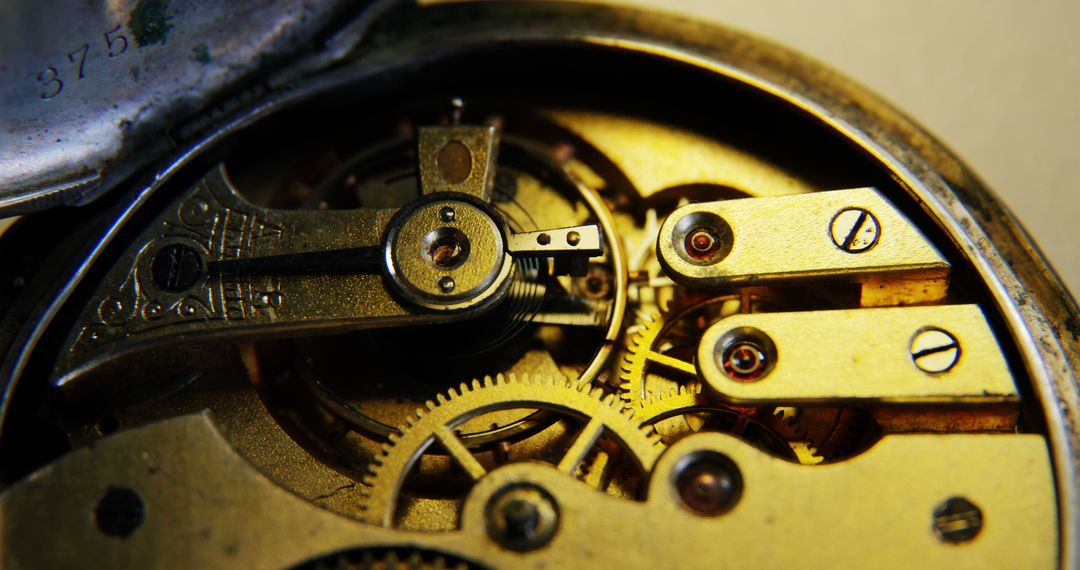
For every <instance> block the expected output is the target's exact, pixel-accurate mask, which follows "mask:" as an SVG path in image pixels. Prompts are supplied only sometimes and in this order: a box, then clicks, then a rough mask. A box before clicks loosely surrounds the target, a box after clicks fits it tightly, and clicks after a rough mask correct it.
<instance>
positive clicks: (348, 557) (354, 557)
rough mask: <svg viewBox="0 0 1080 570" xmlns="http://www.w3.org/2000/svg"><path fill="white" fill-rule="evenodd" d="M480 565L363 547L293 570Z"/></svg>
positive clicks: (432, 569) (424, 552)
mask: <svg viewBox="0 0 1080 570" xmlns="http://www.w3.org/2000/svg"><path fill="white" fill-rule="evenodd" d="M479 568H483V566H481V565H479V564H476V563H474V562H471V561H467V560H464V559H462V558H460V557H458V556H454V555H452V554H444V553H442V552H436V551H432V550H429V549H419V548H413V547H407V546H406V547H379V546H365V547H361V548H354V549H349V550H344V551H340V552H334V553H332V554H327V555H325V556H320V557H318V558H315V559H313V560H309V561H307V562H304V563H302V564H300V565H298V566H294V567H293V569H294V570H474V569H479Z"/></svg>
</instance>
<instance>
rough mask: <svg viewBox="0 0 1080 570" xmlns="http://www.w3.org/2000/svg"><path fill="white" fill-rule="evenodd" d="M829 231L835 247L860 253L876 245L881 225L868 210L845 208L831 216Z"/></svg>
mask: <svg viewBox="0 0 1080 570" xmlns="http://www.w3.org/2000/svg"><path fill="white" fill-rule="evenodd" d="M829 233H830V234H831V235H832V240H833V243H834V244H836V247H838V248H840V249H841V250H843V251H846V252H848V253H862V252H864V251H868V250H869V249H870V248H872V247H874V246H875V245H877V242H878V238H880V237H881V225H880V224H879V223H878V220H877V218H876V217H874V214H872V213H870V211H869V210H866V209H863V208H847V209H845V210H841V211H840V213H838V214H836V216H834V217H833V219H832V224H831V226H830V228H829Z"/></svg>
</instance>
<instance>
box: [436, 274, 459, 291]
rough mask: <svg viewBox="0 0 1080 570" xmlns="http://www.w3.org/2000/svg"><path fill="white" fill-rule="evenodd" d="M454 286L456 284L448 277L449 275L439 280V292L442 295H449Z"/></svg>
mask: <svg viewBox="0 0 1080 570" xmlns="http://www.w3.org/2000/svg"><path fill="white" fill-rule="evenodd" d="M456 286H457V283H455V282H454V278H453V277H450V276H449V275H446V276H444V277H440V278H439V290H440V291H442V292H443V293H449V292H451V291H453V290H454V287H456Z"/></svg>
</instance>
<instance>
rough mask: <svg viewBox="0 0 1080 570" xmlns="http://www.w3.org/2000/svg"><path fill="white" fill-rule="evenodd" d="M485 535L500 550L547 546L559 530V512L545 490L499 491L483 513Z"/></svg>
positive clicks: (521, 487) (519, 487) (525, 487)
mask: <svg viewBox="0 0 1080 570" xmlns="http://www.w3.org/2000/svg"><path fill="white" fill-rule="evenodd" d="M485 514H486V518H487V531H488V536H490V537H491V538H492V540H494V541H495V542H497V543H498V544H500V545H502V546H503V547H504V548H508V549H510V550H515V551H518V552H526V551H529V550H535V549H537V548H540V547H541V546H543V545H545V544H547V543H548V542H550V541H551V539H552V538H553V537H554V536H555V533H556V531H557V530H558V528H559V509H558V506H557V505H556V504H555V500H554V499H552V498H551V495H549V494H548V493H547V492H546V491H544V490H543V489H541V488H540V487H536V486H534V485H529V484H525V485H514V486H511V487H508V488H505V489H502V490H500V491H499V492H498V493H496V494H495V495H494V496H493V497H492V498H491V500H490V501H488V505H487V510H486V513H485Z"/></svg>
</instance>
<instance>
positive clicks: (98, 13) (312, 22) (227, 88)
mask: <svg viewBox="0 0 1080 570" xmlns="http://www.w3.org/2000/svg"><path fill="white" fill-rule="evenodd" d="M390 3H391V2H388V1H385V0H384V1H380V0H365V1H364V2H361V3H352V2H343V1H340V0H330V1H326V2H307V1H302V0H288V1H284V2H280V1H269V0H258V1H254V2H213V1H205V0H112V1H105V0H93V1H90V2H64V1H62V0H42V1H39V2H5V3H4V4H3V5H2V6H0V62H2V65H0V215H13V214H17V213H22V212H29V211H33V210H38V209H41V208H46V207H50V206H54V205H58V204H67V203H77V202H83V201H86V200H90V199H93V198H94V197H95V196H96V194H97V193H98V192H100V191H103V190H105V189H107V188H108V187H109V186H110V185H111V184H113V183H115V182H117V181H119V180H121V179H123V178H124V177H126V176H128V175H130V174H131V173H132V172H133V171H134V170H135V169H137V168H138V167H140V166H143V165H145V164H146V163H147V162H149V161H152V160H154V159H156V158H158V157H160V156H162V155H163V154H164V153H166V152H168V151H169V150H171V149H172V148H173V145H174V143H181V144H182V143H184V142H187V141H185V140H183V139H186V138H189V137H190V136H191V135H192V134H194V133H188V132H180V131H183V130H184V129H180V130H177V129H175V127H177V125H178V123H180V122H182V121H186V120H191V119H194V114H195V113H196V112H198V111H200V110H202V109H205V108H207V106H208V105H210V104H212V103H216V102H220V98H221V97H222V96H226V95H229V94H232V93H235V92H236V91H237V90H238V89H240V88H244V89H247V95H246V96H241V99H243V98H245V97H246V98H248V99H251V98H252V97H253V96H257V95H259V94H260V93H265V92H266V91H267V85H268V84H269V83H270V82H271V81H273V79H271V78H269V77H268V74H269V73H270V72H271V71H275V70H277V71H278V72H279V73H281V75H280V76H279V77H278V78H277V79H278V80H285V79H288V78H289V77H290V76H293V77H294V76H295V75H296V74H299V73H302V72H304V71H310V69H305V68H309V67H317V66H321V65H325V63H327V61H320V60H319V59H318V56H320V55H322V56H324V57H329V58H331V59H332V58H336V57H340V56H341V55H343V52H342V51H341V50H340V48H339V46H337V45H335V42H336V43H345V44H348V43H349V42H350V41H353V42H354V41H356V39H358V38H359V36H360V34H361V33H362V31H363V29H364V28H365V27H366V26H365V24H366V22H367V17H368V16H370V15H371V14H372V13H374V12H377V11H378V9H381V8H382V7H383V6H384V5H387V4H390ZM357 23H359V24H360V25H359V26H357V25H356V24H357ZM339 30H340V31H341V34H339V35H336V36H335V34H334V32H336V31H339ZM335 48H336V49H337V51H335ZM299 54H304V56H305V58H304V59H302V60H299V61H296V62H293V63H292V65H294V68H293V69H292V70H291V71H283V70H282V68H283V67H284V66H285V65H286V64H289V62H290V59H293V58H296V57H297V56H298V55H299ZM200 126H202V125H200V124H199V121H198V120H195V122H194V123H191V124H190V125H189V126H188V128H190V129H193V130H195V131H198V130H199V127H200ZM177 139H180V140H177Z"/></svg>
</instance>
